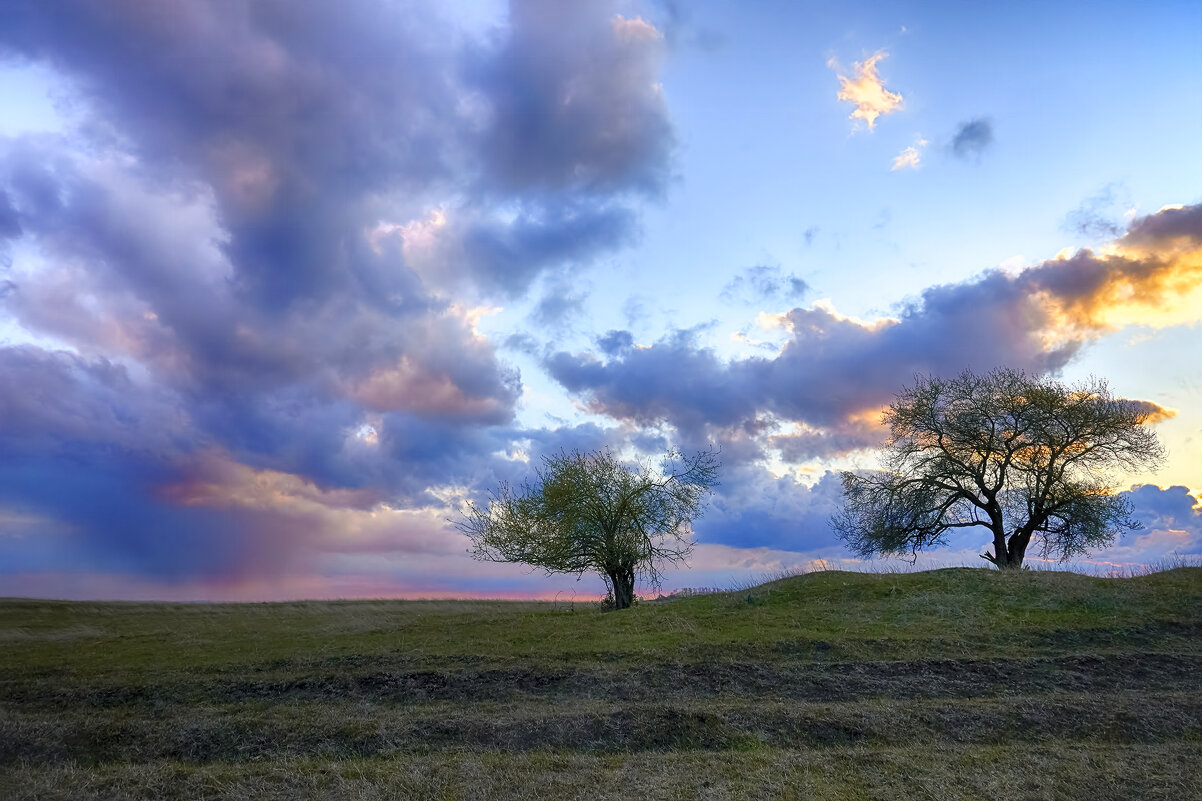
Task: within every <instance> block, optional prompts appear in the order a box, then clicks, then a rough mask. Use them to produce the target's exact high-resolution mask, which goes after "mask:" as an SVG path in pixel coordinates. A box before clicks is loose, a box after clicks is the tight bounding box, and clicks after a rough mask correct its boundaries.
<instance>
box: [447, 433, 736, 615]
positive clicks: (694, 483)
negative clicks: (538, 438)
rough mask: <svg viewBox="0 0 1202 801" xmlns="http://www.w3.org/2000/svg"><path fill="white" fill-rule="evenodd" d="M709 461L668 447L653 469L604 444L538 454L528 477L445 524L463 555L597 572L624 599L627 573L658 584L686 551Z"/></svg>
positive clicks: (713, 479) (710, 470)
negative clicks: (459, 538) (465, 542)
mask: <svg viewBox="0 0 1202 801" xmlns="http://www.w3.org/2000/svg"><path fill="white" fill-rule="evenodd" d="M717 475H718V461H717V457H716V455H715V454H714V453H712V452H710V451H702V452H700V453H698V454H697V455H695V456H693V457H691V458H688V459H686V458H684V457H682V456H681V454H679V453H675V452H670V453H669V454H668V455H667V456H666V457H665V458H664V460H663V464H662V466H661V468H660V469H655V468H654V467H652V466H651V465H650V464H647V463H641V464H638V465H636V466H634V467H627V466H626V465H625V464H623V463H622V462H620V461H619V460H618V459H617V457H615V456H614V455H613V453H611V452H610V451H609V450H608V449H607V450H602V451H595V452H591V453H584V452H581V451H571V452H566V451H564V452H560V453H558V454H556V455H554V456H548V457H544V458H543V467H542V469H541V470H539V471H537V477H536V479H535V481H534V482H532V483H531V482H527V483H524V484H522V486H521V487H520V488H518V489H517V490H514V489H513V488H511V487H510V486H509V485H507V484H502V485H501V488H500V489H499V490H498V491H497V492H495V493H493V494H492V495H491V496H490V498H489V501H488V503H487V504H486V505H483V506H479V505H477V504H475V503H472V502H469V503H468V505H467V508H466V509H465V512H464V516H463V518H462V519H461V520H459V521H457V522H456V523H455V527H456V528H458V529H459V530H460V531H462V532H463V533H464V534H466V535H467V536H468V537H470V538H471V541H472V549H471V553H472V555H473V556H474V557H475V558H477V559H481V560H485V561H491V562H523V563H525V564H528V565H533V566H535V567H540V568H542V569H543V570H545V571H546V572H547V574H548V575H550V574H553V573H575V574H576V575H577V576H579V575H581V574H583V573H586V572H597V573H600V574H601V576H602V577H603V578H604V580H605V582H606V585H607V586H608V587H609V589H610V591H611V592H612V593H613V597H614V605H615V606H616V607H617V608H618V609H626V608H628V607H629V606H630V605H631V603H632V602H633V600H634V581H635V577H636V576H641V577H643V578H645V579H646V580H647V581H648V582H649V583H650V584H651V585H652V586H658V585H659V579H660V570H661V568H662V566H664V565H666V564H676V563H680V562H683V561H684V560H685V558H686V557H688V555H689V553H690V552H691V551H692V548H693V544H692V542H691V541H690V540H689V534H690V523H691V522H692V521H693V520H694V519H695V518H697V517H698V516H699V515H700V514H701V513H702V511H703V510H702V503H703V501H704V500H705V497H706V496H707V495H708V493H709V491H710V489H711V488H712V487H714V486H716V485H717V483H718V482H717Z"/></svg>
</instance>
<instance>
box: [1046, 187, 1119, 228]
mask: <svg viewBox="0 0 1202 801" xmlns="http://www.w3.org/2000/svg"><path fill="white" fill-rule="evenodd" d="M1130 204H1131V201H1130V198H1129V197H1127V192H1126V191H1125V189H1124V187H1123V186H1122V185H1121V184H1117V183H1111V184H1107V185H1106V186H1104V187H1102V189H1101V190H1099V191H1098V192H1096V193H1095V194H1093V195H1090V196H1089V197H1087V198H1086V199H1085V200H1083V201H1081V205H1080V206H1078V207H1077V208H1075V209H1073V210H1072V211H1070V212H1069V213H1068V214H1067V215H1065V218H1064V223H1063V225H1062V226H1061V227H1063V228H1064V229H1065V230H1067V231H1072V232H1074V233H1077V234H1081V235H1083V236H1089V237H1096V238H1099V239H1101V238H1113V237H1116V236H1119V235H1121V234H1122V233H1123V227H1122V225H1121V223H1120V222H1119V220H1120V219H1121V217H1122V214H1123V212H1124V211H1126V209H1127V208H1128V207H1129V206H1130Z"/></svg>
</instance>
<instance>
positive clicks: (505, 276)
mask: <svg viewBox="0 0 1202 801" xmlns="http://www.w3.org/2000/svg"><path fill="white" fill-rule="evenodd" d="M624 10H625V11H626V13H625V14H622V13H620V12H622V11H624ZM665 48H666V45H665V43H664V42H663V38H662V37H661V36H660V35H659V32H658V31H657V30H656V29H655V28H654V27H653V26H652V25H651V24H649V23H648V22H647V21H646V20H645V19H642V18H639V17H637V16H634V15H632V14H630V13H629V11H628V10H627V9H626V6H625V5H624V4H621V3H617V2H613V3H608V2H598V3H590V4H570V5H564V4H559V3H546V2H515V3H514V4H512V7H511V10H510V13H509V16H508V18H507V19H506V21H505V23H504V24H503V25H501V26H499V27H497V28H495V29H492V30H489V31H486V32H482V33H473V32H471V31H470V30H469V29H468V28H467V27H465V26H464V25H463V24H461V22H460V21H459V20H456V19H453V18H451V17H450V16H447V15H444V13H443V11H442V10H440V9H439V8H436V7H434V6H429V5H425V4H420V3H379V2H372V1H371V0H359V1H358V2H350V3H344V4H340V5H339V6H338V7H337V8H334V7H333V6H328V5H325V4H317V5H307V4H306V5H296V4H292V3H282V2H274V0H267V1H266V2H263V3H257V4H254V5H253V6H239V5H234V6H228V7H227V6H224V5H221V4H213V3H210V2H202V1H201V0H180V2H177V3H172V4H171V6H170V8H167V7H165V6H156V5H150V6H133V5H126V4H109V3H102V2H83V3H80V4H78V6H76V7H75V8H73V10H72V13H71V14H67V15H63V14H61V13H59V12H58V11H56V10H55V9H53V8H52V7H50V6H48V5H47V4H45V3H39V2H33V1H32V0H29V1H26V0H16V2H12V3H5V4H3V7H2V8H0V55H2V56H3V57H6V58H18V59H23V60H27V61H30V62H36V63H38V64H41V65H43V66H46V67H48V68H50V69H53V70H54V71H55V72H56V73H57V74H58V76H59V77H61V79H62V81H63V85H64V86H66V87H68V91H69V92H70V93H71V96H72V102H73V103H74V104H75V105H76V107H77V108H78V110H79V112H78V114H77V115H75V119H77V120H78V121H79V125H78V126H76V127H73V128H71V129H70V130H69V131H67V132H65V133H62V134H28V135H24V136H21V137H16V138H11V137H10V138H0V240H4V241H6V242H8V241H12V240H18V241H19V242H20V248H21V249H20V252H21V253H22V254H23V256H22V260H21V261H20V262H19V263H17V264H15V265H13V266H12V267H11V269H6V272H5V275H4V282H3V283H2V284H0V287H2V291H0V313H3V314H4V315H5V318H6V319H11V320H12V321H13V322H15V323H16V325H17V326H19V327H20V328H21V329H24V330H25V331H28V332H31V335H32V336H36V337H37V338H38V339H37V341H38V342H40V343H55V344H54V345H49V344H43V346H38V347H35V346H33V345H18V346H5V347H3V348H0V365H3V368H2V369H0V410H3V412H4V419H5V420H6V425H5V426H3V427H2V428H3V431H0V440H3V450H4V452H5V454H6V459H5V464H4V466H3V468H0V472H3V473H4V475H3V476H2V477H0V484H3V487H2V489H0V512H3V514H5V515H9V517H2V516H0V519H6V520H7V519H10V518H11V516H12V515H13V514H16V515H19V519H20V520H24V521H27V522H26V523H22V525H23V526H25V527H26V528H28V526H29V525H31V524H29V523H28V521H29V520H37V521H40V522H38V523H37V525H38V526H41V530H44V531H45V532H46V536H47V537H52V539H53V541H54V542H56V543H58V544H59V546H60V552H61V553H70V554H76V556H74V557H72V558H71V559H66V560H64V561H62V562H60V563H59V567H60V568H62V569H67V568H68V567H69V568H71V569H82V568H83V567H86V566H89V565H90V566H92V567H93V568H95V569H98V570H106V571H111V572H113V573H114V574H117V573H120V574H121V575H125V576H130V575H135V574H136V575H141V576H144V577H147V581H148V582H150V583H153V582H154V581H155V580H158V579H162V578H164V577H169V578H170V579H171V580H172V581H178V582H181V583H186V582H187V581H188V580H190V579H189V577H200V578H203V579H204V580H205V581H209V582H220V581H221V580H223V577H224V579H230V580H233V578H234V577H240V578H239V579H238V580H239V581H243V580H244V582H245V583H246V586H251V585H252V584H253V583H254V581H255V580H256V579H255V576H259V577H260V578H262V577H272V580H275V579H280V578H281V576H282V575H283V571H285V570H295V571H298V572H299V573H304V572H305V571H306V570H309V569H310V568H311V569H312V570H315V571H316V570H319V566H318V565H319V562H320V559H319V557H318V556H317V555H316V554H319V553H323V552H325V551H327V550H328V549H329V547H330V541H331V538H335V539H336V538H337V536H342V535H339V534H338V532H343V533H344V535H345V532H351V531H372V532H377V533H376V534H372V536H371V537H366V535H364V536H365V537H366V539H364V541H365V542H366V541H370V542H371V543H372V544H371V546H370V547H371V548H375V549H380V550H381V551H385V550H388V548H389V547H390V546H387V544H386V540H387V539H388V537H391V536H395V537H396V545H395V551H396V552H397V553H406V552H407V551H406V548H411V547H412V546H413V542H414V539H413V538H414V537H416V536H418V535H416V534H412V533H406V532H409V531H411V529H412V526H413V525H416V523H413V521H414V520H416V519H417V518H416V517H415V516H418V517H420V516H421V515H427V514H431V512H430V510H432V509H437V510H439V511H438V512H437V513H433V514H434V515H435V518H437V519H434V518H431V519H432V520H433V521H434V522H433V523H430V522H429V521H426V522H424V523H422V526H424V528H422V531H423V532H425V533H422V534H421V537H422V538H426V537H435V538H437V537H444V536H446V531H445V527H444V526H443V522H442V516H443V515H445V509H446V504H447V502H448V501H447V498H448V497H449V496H448V494H447V493H448V492H450V491H451V489H449V488H456V487H458V488H461V489H462V488H466V489H464V491H475V489H477V488H478V487H480V486H495V484H496V482H497V481H498V480H501V479H503V478H513V477H514V476H515V467H514V461H513V460H512V459H511V458H509V457H508V456H506V455H505V454H506V453H507V452H508V450H509V449H510V446H511V444H512V442H513V441H515V440H517V439H530V438H531V437H535V438H540V437H541V438H543V439H546V440H547V441H552V440H555V441H568V440H570V439H571V436H570V435H568V434H566V433H561V434H554V433H548V432H541V431H534V432H530V431H518V430H516V429H514V428H512V421H513V419H514V415H515V410H516V408H517V404H518V400H519V398H520V397H521V394H522V384H521V377H520V375H519V374H518V372H517V371H516V369H514V368H513V367H511V366H509V365H507V364H506V363H505V362H503V361H502V360H501V359H500V357H499V355H498V353H497V351H496V348H495V347H494V346H493V345H492V343H490V342H489V341H488V340H487V339H486V338H485V337H483V336H482V335H481V334H480V333H479V332H478V331H477V329H476V323H477V321H478V319H479V317H480V315H481V314H482V313H485V312H486V311H487V309H490V308H493V305H494V302H493V301H494V299H496V300H499V301H506V300H509V299H513V298H517V297H521V296H523V295H524V294H526V293H527V292H529V291H530V290H531V288H532V287H535V286H545V285H547V283H546V277H547V276H551V277H552V278H554V277H555V276H562V275H563V274H564V271H565V269H567V268H571V267H575V266H579V265H581V264H584V263H587V262H588V261H589V260H591V259H594V258H596V257H597V256H598V255H600V254H603V253H606V252H609V251H612V250H613V249H614V248H619V247H622V246H624V245H625V244H627V243H629V242H630V241H632V239H633V238H634V237H635V236H636V235H637V233H638V218H637V214H636V212H635V209H636V204H637V203H638V202H640V199H641V198H646V197H658V196H660V195H662V194H663V192H664V191H666V186H667V177H668V175H669V171H670V159H671V152H672V149H673V147H674V142H675V140H674V135H673V132H672V126H671V122H670V119H669V117H668V113H667V107H666V104H665V102H664V99H663V97H662V93H661V90H660V88H659V71H660V69H661V62H662V58H663V56H664V53H665V52H666V51H665ZM14 252H16V251H14ZM561 299H562V298H561ZM544 300H546V301H547V302H546V303H545V304H544V309H543V311H544V312H545V317H546V319H547V320H550V318H551V317H553V316H554V314H553V312H554V311H555V310H554V309H552V308H551V307H552V305H553V302H554V301H555V297H552V296H550V295H549V296H548V297H547V298H545V299H544ZM562 311H563V310H562V309H561V310H560V313H562ZM18 422H19V424H18ZM13 426H16V427H15V428H13ZM575 436H577V438H579V439H580V441H584V440H585V439H586V438H587V436H586V434H585V433H578V434H577V435H575ZM348 498H353V499H357V500H355V501H354V503H349V502H348V501H346V499H348ZM348 504H349V505H348ZM386 507H387V508H386ZM14 510H15V511H14ZM9 513H11V514H9ZM373 514H374V515H376V518H374V519H378V520H387V521H391V522H389V523H388V524H387V525H384V524H381V523H373V522H370V520H371V519H373V518H371V515H373ZM12 519H17V518H12ZM423 519H424V518H423ZM428 523H429V525H427V524H428ZM411 524H412V525H411ZM5 525H7V524H5ZM431 526H432V527H431ZM165 532H177V533H175V534H166V533H165ZM47 541H50V540H47ZM423 541H424V540H423ZM406 543H409V544H408V545H406ZM348 547H349V546H348ZM364 547H367V546H364ZM456 548H458V546H456ZM458 550H459V552H461V550H462V549H461V548H458ZM28 553H33V551H29V552H28ZM415 558H416V557H415ZM68 562H69V563H70V564H69V565H68ZM50 567H53V565H50V564H49V563H48V564H47V565H43V568H46V569H49V568H50ZM407 575H412V574H411V573H407ZM197 580H199V578H198V579H197ZM281 580H282V579H281Z"/></svg>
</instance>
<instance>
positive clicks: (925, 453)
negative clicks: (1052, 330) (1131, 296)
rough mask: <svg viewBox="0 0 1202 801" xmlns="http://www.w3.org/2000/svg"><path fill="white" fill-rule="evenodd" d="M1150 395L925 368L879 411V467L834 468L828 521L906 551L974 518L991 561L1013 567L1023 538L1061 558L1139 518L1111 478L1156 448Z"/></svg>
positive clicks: (857, 537)
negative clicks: (986, 538)
mask: <svg viewBox="0 0 1202 801" xmlns="http://www.w3.org/2000/svg"><path fill="white" fill-rule="evenodd" d="M1154 410H1155V407H1154V406H1152V405H1151V404H1147V403H1142V402H1138V401H1129V400H1123V399H1120V398H1113V397H1111V395H1110V391H1109V388H1108V387H1107V385H1106V382H1105V381H1102V380H1099V379H1091V380H1090V381H1088V382H1086V383H1083V384H1079V385H1074V386H1066V385H1064V384H1062V383H1059V382H1057V381H1054V380H1052V379H1049V378H1040V377H1034V376H1029V375H1027V374H1025V373H1023V372H1020V371H1016V370H1008V369H999V370H995V371H993V372H990V373H987V374H985V375H981V376H978V375H974V374H973V373H970V372H965V373H962V374H961V375H960V376H959V377H957V378H955V379H952V380H944V379H940V378H935V377H930V378H925V379H920V380H919V381H917V382H916V384H915V386H913V387H910V388H906V389H903V390H902V392H901V393H900V394H899V395H898V397H897V400H896V402H895V403H894V404H893V405H892V406H890V407H889V410H888V411H887V412H886V413H885V416H884V420H883V422H884V423H885V424H886V425H888V426H889V428H890V431H891V437H890V439H889V441H888V443H887V444H886V446H885V451H884V457H883V460H882V461H883V467H884V470H883V471H880V472H876V473H865V474H856V473H844V474H843V494H844V508H843V511H842V512H840V513H839V514H838V515H836V516H835V517H834V518H833V519H832V524H833V526H834V528H835V530H836V532H837V533H838V534H839V536H840V538H841V539H843V540H844V541H845V542H846V543H847V544H848V545H849V546H850V547H851V549H852V550H853V551H856V552H857V553H859V554H860V555H862V556H869V555H873V554H881V553H885V554H906V553H908V554H911V555H916V554H917V553H918V552H919V551H920V550H923V549H925V548H928V547H931V546H935V545H940V544H942V543H943V538H944V536H945V534H946V533H947V532H949V531H951V530H953V529H959V528H971V527H974V526H980V527H982V528H984V529H986V530H987V531H989V533H990V535H991V537H992V540H993V551H992V553H990V552H989V551H986V552H985V553H983V554H981V557H982V558H983V559H987V560H989V561H990V562H992V563H993V564H995V565H997V566H998V567H999V568H1005V569H1015V568H1020V567H1022V564H1023V559H1024V557H1025V556H1026V552H1027V546H1028V545H1029V544H1030V543H1031V540H1032V539H1033V538H1035V539H1038V540H1039V541H1040V542H1041V545H1042V549H1043V554H1044V556H1045V557H1047V556H1051V557H1056V558H1059V559H1061V560H1065V559H1068V558H1069V557H1071V556H1073V555H1075V554H1080V553H1085V552H1087V551H1088V550H1089V549H1091V548H1095V547H1099V546H1104V545H1108V544H1109V543H1110V542H1112V541H1113V539H1114V537H1115V535H1116V534H1117V533H1119V532H1120V531H1122V530H1125V529H1135V528H1139V523H1138V522H1136V521H1135V520H1133V519H1132V518H1131V509H1130V505H1129V504H1128V503H1127V501H1126V500H1125V499H1124V498H1122V497H1121V496H1119V495H1117V494H1115V492H1114V489H1113V483H1114V473H1115V471H1116V470H1119V469H1122V470H1137V469H1140V468H1151V467H1155V466H1156V465H1157V464H1158V463H1159V462H1160V460H1161V459H1162V458H1163V455H1164V451H1163V449H1162V448H1161V446H1160V444H1159V442H1158V441H1157V439H1156V434H1155V433H1154V432H1153V431H1152V430H1151V429H1150V428H1148V427H1147V425H1146V424H1147V423H1148V422H1149V419H1150V416H1151V414H1152V412H1153V411H1154Z"/></svg>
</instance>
